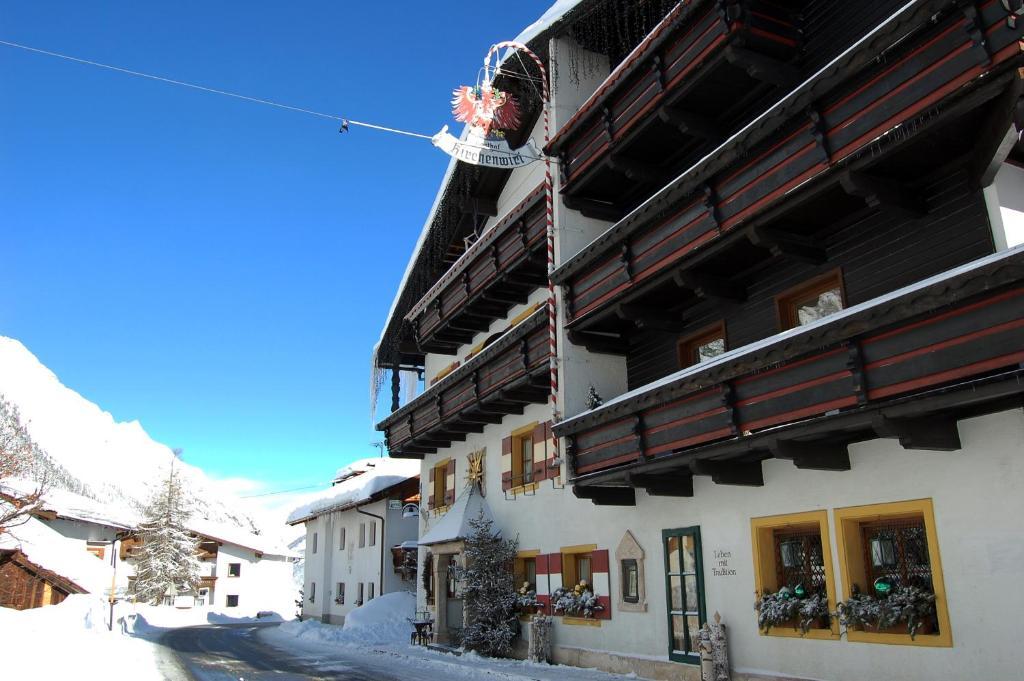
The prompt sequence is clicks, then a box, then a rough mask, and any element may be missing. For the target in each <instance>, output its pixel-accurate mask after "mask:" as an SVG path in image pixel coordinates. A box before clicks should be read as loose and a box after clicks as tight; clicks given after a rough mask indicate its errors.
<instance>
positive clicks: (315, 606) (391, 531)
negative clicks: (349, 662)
mask: <svg viewBox="0 0 1024 681" xmlns="http://www.w3.org/2000/svg"><path fill="white" fill-rule="evenodd" d="M359 510H362V511H365V512H366V513H372V514H374V515H376V516H381V517H383V518H384V528H383V533H384V535H383V536H382V529H381V521H380V520H379V519H377V518H373V517H370V516H367V515H364V514H363V513H359ZM359 510H357V509H356V508H351V509H347V510H344V511H335V512H332V513H325V514H322V515H319V516H316V517H315V518H313V519H311V520H309V521H308V522H307V523H306V576H305V586H304V587H303V588H304V592H305V593H304V600H303V609H302V612H303V616H305V617H316V618H320V619H325V620H326V621H329V622H332V623H335V624H339V623H341V622H343V621H344V618H345V615H347V614H348V613H349V612H351V611H352V610H353V609H355V608H356V607H358V606H357V605H356V602H357V599H358V595H359V591H358V585H359V584H360V583H362V584H363V593H364V599H365V600H368V597H369V588H370V587H369V585H370V584H371V583H372V584H373V585H374V588H373V591H374V597H377V596H380V595H381V594H382V593H389V592H391V591H398V590H403V589H405V590H412V589H414V588H415V587H414V584H413V582H410V581H405V582H403V580H402V579H401V578H400V577H398V576H397V575H395V574H394V570H393V568H392V561H391V547H392V546H393V545H395V544H400V543H401V542H403V541H406V540H407V539H415V538H416V519H415V518H412V519H403V518H402V512H401V510H397V511H388V510H387V499H381V500H380V501H375V502H373V503H370V504H365V505H363V506H360V507H359ZM371 524H373V525H374V527H373V530H374V532H375V534H376V540H375V541H374V542H373V544H372V545H371V543H370V529H371ZM360 525H363V526H364V527H365V532H366V534H365V542H364V546H362V547H360V546H359V528H360ZM342 528H344V529H345V543H344V545H342V544H341V541H340V540H341V530H342ZM314 532H315V533H316V534H317V551H316V553H313V552H312V551H313V533H314ZM382 557H383V566H384V572H383V591H382V589H381V586H382V584H381V576H382V574H381V558H382ZM313 582H315V583H316V598H315V600H314V602H312V603H310V601H309V596H310V593H311V591H312V589H311V583H313ZM339 582H341V583H344V584H345V602H344V603H343V604H341V603H335V600H334V599H335V598H336V597H337V595H338V583H339ZM364 602H365V601H364Z"/></svg>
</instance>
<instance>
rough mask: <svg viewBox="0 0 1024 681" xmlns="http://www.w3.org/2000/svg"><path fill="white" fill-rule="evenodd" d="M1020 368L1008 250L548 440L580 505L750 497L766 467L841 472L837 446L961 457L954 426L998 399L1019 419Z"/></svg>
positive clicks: (657, 386) (724, 362)
mask: <svg viewBox="0 0 1024 681" xmlns="http://www.w3.org/2000/svg"><path fill="white" fill-rule="evenodd" d="M1022 363H1024V247H1018V248H1016V249H1013V250H1012V251H1007V252H1002V253H997V254H995V255H991V256H988V257H986V258H983V259H981V260H978V261H975V262H973V263H970V264H968V265H965V266H963V267H960V268H957V269H956V270H953V271H951V272H948V273H945V274H943V275H939V276H936V277H932V278H930V279H926V280H924V281H922V282H920V283H918V284H915V285H913V286H909V287H906V288H904V289H901V290H899V291H896V292H894V293H892V294H890V295H886V296H882V297H880V298H877V299H874V300H871V301H868V302H866V303H862V304H860V305H856V306H854V307H851V308H848V309H846V310H843V311H841V312H839V313H837V314H835V315H832V316H830V317H826V318H824V319H821V320H819V321H817V322H815V323H814V324H811V325H808V326H805V327H800V328H797V329H792V330H790V331H787V332H784V333H781V334H778V335H776V336H773V337H770V338H767V339H765V340H764V341H760V342H758V343H753V344H751V345H748V346H744V347H740V348H737V349H735V350H732V351H730V352H727V353H725V354H724V355H721V356H719V357H716V358H715V359H713V360H710V361H708V362H705V363H702V364H698V365H695V366H692V367H689V368H687V369H684V370H682V371H679V372H677V373H676V374H673V375H670V376H668V377H666V378H665V379H663V380H661V381H657V382H655V383H652V384H650V385H648V386H644V387H642V388H639V389H637V390H634V391H631V392H629V393H626V394H625V395H622V396H620V397H617V398H615V399H612V400H608V401H607V402H606V403H605V404H604V405H603V406H602V407H600V408H598V409H596V410H592V411H589V412H585V413H583V414H581V415H579V416H576V417H573V418H570V419H567V420H565V421H563V422H561V423H559V424H557V425H555V427H554V432H555V434H556V435H559V436H566V437H567V438H568V440H569V444H568V448H569V449H568V451H569V453H570V462H569V464H570V467H571V476H572V478H573V479H574V480H575V481H576V482H577V484H578V485H579V486H580V487H579V489H578V490H577V492H578V496H588V495H589V497H588V498H594V499H595V500H605V501H607V502H608V503H629V499H631V498H632V490H631V489H629V490H626V489H625V488H632V487H638V486H639V487H647V488H649V489H648V491H649V492H651V493H653V494H673V495H689V494H692V476H693V475H711V476H712V478H713V479H714V481H715V482H718V483H722V484H743V485H760V484H762V483H763V479H762V477H761V461H762V460H763V459H765V458H769V457H776V458H782V459H791V460H793V461H794V463H795V464H796V466H797V467H798V468H812V469H823V470H846V469H848V468H849V466H850V463H849V455H848V452H847V445H848V444H850V443H852V442H858V441H861V440H867V439H871V438H874V437H894V438H899V440H900V443H901V444H902V445H903V446H904V447H908V448H915V449H942V450H948V449H958V448H959V439H958V436H957V430H956V418H957V417H958V416H963V415H965V414H969V413H970V410H972V409H975V410H977V409H982V410H983V409H984V405H986V404H989V405H991V404H994V403H998V400H1000V399H1005V398H1008V397H1009V396H1016V397H1015V398H1014V399H1017V400H1018V401H1017V403H1016V404H1018V405H1019V399H1020V398H1019V395H1020V394H1021V393H1024V375H1022V374H1024V368H1022ZM1003 408H1008V407H1005V406H1004V407H1003ZM609 485H610V486H609ZM588 486H589V487H591V489H589V490H588V489H587V488H588Z"/></svg>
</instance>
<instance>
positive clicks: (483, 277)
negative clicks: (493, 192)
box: [406, 185, 547, 354]
mask: <svg viewBox="0 0 1024 681" xmlns="http://www.w3.org/2000/svg"><path fill="white" fill-rule="evenodd" d="M546 225H547V223H546V222H545V220H544V187H543V185H541V186H540V187H537V188H536V189H534V190H533V191H532V192H530V194H529V195H528V196H527V197H526V198H525V199H523V201H522V202H520V203H519V205H517V206H516V207H515V208H513V209H512V210H511V211H510V212H509V213H508V214H507V215H505V216H504V217H503V218H502V219H501V220H499V221H498V222H497V223H496V224H495V225H494V226H493V227H491V228H490V229H488V230H487V231H486V232H484V233H483V234H482V235H481V236H480V238H479V239H478V240H477V241H476V242H474V243H473V244H472V245H471V246H470V247H469V248H468V249H467V250H466V252H465V253H464V254H463V255H462V257H460V258H459V260H458V261H457V262H456V263H455V264H454V265H453V266H452V268H451V269H450V270H448V272H446V273H445V275H444V276H443V277H441V279H440V280H438V282H437V283H436V284H435V285H434V286H432V287H431V288H430V289H429V290H428V291H427V292H426V294H424V296H423V298H421V299H420V300H419V302H417V303H416V304H415V305H414V306H413V307H412V309H410V311H409V313H408V314H407V315H406V319H407V320H408V321H409V322H410V323H411V324H412V327H413V329H414V331H415V336H416V341H417V343H418V345H419V347H420V349H421V350H422V351H424V352H435V353H442V354H455V352H456V351H457V349H458V347H459V346H460V345H463V344H465V343H469V342H470V341H472V340H473V337H474V336H475V335H476V334H477V333H480V332H481V331H486V330H487V329H488V328H490V325H491V323H492V322H493V321H494V320H495V319H501V318H502V317H504V316H505V315H506V314H507V313H508V310H509V308H511V307H512V306H513V305H515V304H517V303H525V302H526V300H527V298H528V297H529V295H530V292H531V291H533V290H534V289H536V288H537V287H540V286H546V285H547V255H546V250H545V240H546V236H547V234H546Z"/></svg>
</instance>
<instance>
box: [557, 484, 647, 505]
mask: <svg viewBox="0 0 1024 681" xmlns="http://www.w3.org/2000/svg"><path fill="white" fill-rule="evenodd" d="M572 493H573V495H574V496H575V497H576V498H577V499H590V501H591V503H593V504H594V505H595V506H636V490H634V489H633V488H632V487H581V486H580V485H573V488H572Z"/></svg>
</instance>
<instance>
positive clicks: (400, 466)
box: [287, 458, 420, 525]
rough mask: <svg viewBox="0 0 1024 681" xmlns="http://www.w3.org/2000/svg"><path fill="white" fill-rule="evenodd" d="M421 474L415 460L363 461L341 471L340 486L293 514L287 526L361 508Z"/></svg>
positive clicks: (290, 515)
mask: <svg viewBox="0 0 1024 681" xmlns="http://www.w3.org/2000/svg"><path fill="white" fill-rule="evenodd" d="M360 471H361V472H360ZM419 474H420V462H419V461H418V460H415V459H385V458H380V459H361V460H359V461H356V462H354V463H352V464H349V465H348V466H346V467H345V468H342V469H341V470H339V471H338V474H337V475H336V476H335V479H336V480H340V482H338V483H336V484H335V485H334V486H333V487H331V488H330V489H328V490H325V491H324V493H323V494H322V495H319V496H317V497H316V498H315V499H314V500H312V501H310V502H308V503H306V504H303V505H302V506H299V507H298V508H296V509H295V510H294V511H292V512H291V513H290V514H289V515H288V520H287V522H288V524H289V525H294V524H296V523H301V522H305V521H306V520H308V519H310V518H312V517H313V516H316V515H320V514H321V513H328V512H331V511H338V510H341V509H344V508H349V507H352V506H358V505H359V504H362V503H365V502H367V501H369V500H370V499H371V498H372V497H374V496H376V495H379V494H381V493H383V492H386V491H387V490H389V489H391V488H392V487H395V486H396V485H400V484H402V483H403V482H405V481H406V480H409V479H411V478H415V477H417V476H419Z"/></svg>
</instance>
